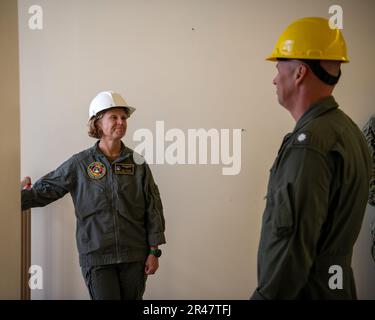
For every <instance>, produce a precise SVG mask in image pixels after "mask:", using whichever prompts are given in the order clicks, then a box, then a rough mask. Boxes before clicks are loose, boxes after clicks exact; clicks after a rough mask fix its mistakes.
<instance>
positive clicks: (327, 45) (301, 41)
mask: <svg viewBox="0 0 375 320" xmlns="http://www.w3.org/2000/svg"><path fill="white" fill-rule="evenodd" d="M277 59H307V60H332V61H341V62H349V59H348V56H347V53H346V44H345V40H344V37H343V35H342V33H341V31H340V30H339V29H331V28H330V26H329V22H328V20H327V19H325V18H302V19H299V20H297V21H295V22H293V23H292V24H291V25H289V26H288V27H287V28H286V29H285V30H284V32H283V33H282V34H281V36H280V38H279V40H278V41H277V43H276V46H275V48H274V49H273V52H272V54H271V55H270V56H269V57H268V58H267V59H266V60H270V61H275V60H277Z"/></svg>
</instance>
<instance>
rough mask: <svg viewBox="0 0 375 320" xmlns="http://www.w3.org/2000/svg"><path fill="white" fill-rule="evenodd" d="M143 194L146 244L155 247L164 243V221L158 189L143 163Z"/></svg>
mask: <svg viewBox="0 0 375 320" xmlns="http://www.w3.org/2000/svg"><path fill="white" fill-rule="evenodd" d="M144 193H145V200H146V213H145V219H146V221H145V225H146V230H147V237H148V244H149V245H150V246H156V245H159V244H163V243H165V242H166V241H165V235H164V231H165V220H164V215H163V205H162V202H161V198H160V193H159V188H158V186H157V185H156V183H155V181H154V178H153V176H152V173H151V170H150V168H149V166H148V165H147V164H146V163H145V178H144Z"/></svg>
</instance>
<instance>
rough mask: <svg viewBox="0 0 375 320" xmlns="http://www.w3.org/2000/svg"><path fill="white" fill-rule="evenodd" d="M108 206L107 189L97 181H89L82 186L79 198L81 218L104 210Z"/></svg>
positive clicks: (78, 206)
mask: <svg viewBox="0 0 375 320" xmlns="http://www.w3.org/2000/svg"><path fill="white" fill-rule="evenodd" d="M107 206H108V198H107V194H106V190H105V187H104V186H103V185H101V184H100V183H98V182H96V181H89V182H88V183H86V184H85V185H83V186H82V188H81V190H80V192H79V197H78V198H77V205H76V207H77V209H78V210H77V213H78V215H79V217H80V218H86V217H88V216H90V215H92V214H95V213H97V212H100V211H102V210H104V209H105V208H106V207H107Z"/></svg>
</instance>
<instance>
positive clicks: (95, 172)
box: [87, 161, 107, 179]
mask: <svg viewBox="0 0 375 320" xmlns="http://www.w3.org/2000/svg"><path fill="white" fill-rule="evenodd" d="M106 172H107V169H106V168H105V165H104V164H103V163H101V162H99V161H95V162H92V163H90V164H89V165H88V167H87V174H88V175H89V177H90V178H92V179H101V178H103V177H104V176H105V174H106Z"/></svg>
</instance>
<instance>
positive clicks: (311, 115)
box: [294, 96, 339, 132]
mask: <svg viewBox="0 0 375 320" xmlns="http://www.w3.org/2000/svg"><path fill="white" fill-rule="evenodd" d="M338 106H339V105H338V104H337V102H336V100H335V98H334V97H333V96H328V97H325V98H323V99H322V100H319V101H317V102H315V103H313V104H312V105H311V107H310V108H309V109H307V111H306V112H305V113H304V114H303V116H302V117H301V118H300V119H299V120H298V121H297V123H296V126H295V128H294V132H296V131H298V130H299V129H301V128H302V127H304V126H305V125H306V124H307V123H309V122H310V121H311V120H313V119H315V118H317V117H319V116H320V115H322V114H323V113H326V112H328V111H330V110H333V109H336V108H338Z"/></svg>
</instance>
